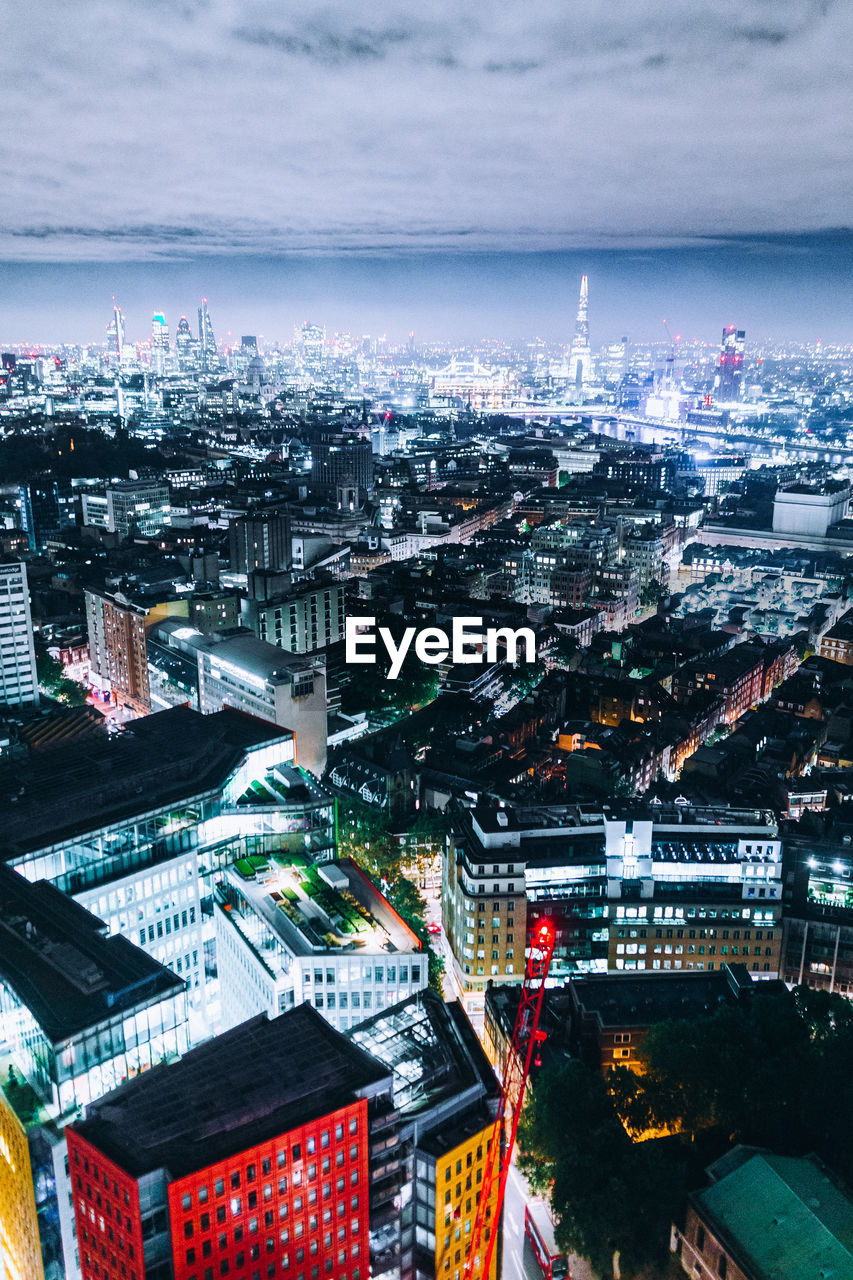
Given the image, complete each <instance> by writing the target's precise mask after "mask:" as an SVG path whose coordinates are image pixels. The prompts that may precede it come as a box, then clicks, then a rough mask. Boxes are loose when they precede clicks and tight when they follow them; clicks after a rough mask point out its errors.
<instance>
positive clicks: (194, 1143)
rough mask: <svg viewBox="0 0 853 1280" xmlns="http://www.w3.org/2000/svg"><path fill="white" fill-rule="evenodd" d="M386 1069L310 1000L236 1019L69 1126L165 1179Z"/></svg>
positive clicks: (272, 1132) (266, 1134)
mask: <svg viewBox="0 0 853 1280" xmlns="http://www.w3.org/2000/svg"><path fill="white" fill-rule="evenodd" d="M386 1082H388V1071H387V1069H386V1068H385V1067H384V1066H382V1065H381V1064H380V1063H378V1062H376V1061H374V1060H373V1059H372V1058H370V1057H369V1056H368V1054H366V1053H364V1052H363V1051H362V1050H361V1049H360V1048H359V1047H358V1046H357V1045H356V1044H353V1043H352V1042H351V1041H350V1040H348V1039H347V1038H346V1037H345V1036H343V1035H341V1034H340V1032H338V1031H335V1029H334V1028H333V1027H332V1026H331V1025H330V1024H329V1023H328V1022H326V1020H325V1018H323V1017H322V1016H321V1015H320V1014H319V1013H317V1012H316V1010H315V1009H313V1008H312V1007H311V1006H310V1005H307V1004H302V1005H298V1006H297V1007H296V1008H295V1009H291V1010H290V1011H289V1012H287V1013H283V1014H281V1016H280V1017H278V1018H274V1019H272V1020H270V1019H268V1018H267V1016H266V1015H265V1014H260V1015H259V1016H258V1017H256V1018H252V1019H250V1020H249V1021H248V1022H243V1023H241V1024H240V1026H238V1027H235V1028H234V1029H233V1030H232V1031H227V1032H225V1033H224V1034H223V1035H219V1036H216V1037H215V1038H214V1039H213V1040H209V1041H208V1042H207V1043H205V1044H203V1045H200V1046H199V1047H198V1048H197V1049H193V1050H192V1051H191V1052H190V1053H187V1054H185V1055H184V1057H183V1058H181V1059H179V1061H177V1062H173V1063H169V1064H162V1065H159V1066H156V1067H153V1068H152V1069H151V1070H150V1071H146V1072H144V1073H143V1074H142V1075H139V1076H135V1077H134V1078H133V1079H132V1080H129V1081H128V1082H127V1083H126V1084H123V1085H122V1086H121V1087H120V1088H119V1089H116V1090H114V1091H113V1092H112V1093H110V1094H107V1096H106V1097H105V1098H102V1099H101V1100H100V1101H98V1102H96V1103H93V1104H91V1105H90V1106H89V1107H88V1109H87V1112H86V1119H85V1120H83V1121H82V1122H80V1123H79V1124H76V1125H75V1126H74V1128H75V1130H76V1131H77V1132H78V1133H79V1134H80V1135H81V1137H83V1138H85V1139H86V1140H87V1141H88V1142H91V1143H92V1144H93V1145H94V1146H96V1147H97V1148H98V1150H99V1151H101V1152H103V1153H104V1155H106V1156H108V1157H109V1158H110V1159H112V1160H115V1161H116V1163H117V1164H118V1165H119V1166H120V1167H121V1168H122V1169H124V1170H126V1171H127V1172H128V1173H129V1174H131V1175H132V1176H134V1177H140V1176H141V1175H142V1174H144V1173H148V1172H151V1171H153V1170H155V1169H160V1168H166V1169H168V1170H169V1172H170V1174H171V1175H172V1177H173V1178H180V1177H184V1176H185V1175H187V1174H189V1173H194V1172H196V1171H198V1170H200V1169H205V1168H208V1167H209V1166H210V1165H212V1164H215V1163H216V1162H217V1161H219V1160H224V1159H227V1158H228V1157H229V1156H232V1155H236V1154H237V1153H238V1152H242V1151H246V1150H247V1149H248V1148H250V1147H253V1146H256V1145H258V1144H259V1143H262V1142H268V1141H271V1140H272V1139H274V1138H276V1137H278V1136H279V1135H280V1134H283V1133H287V1132H288V1131H289V1130H291V1129H294V1128H297V1127H298V1126H299V1125H303V1124H307V1123H309V1122H310V1121H312V1120H316V1119H319V1118H320V1117H322V1116H325V1115H328V1114H329V1113H330V1112H332V1111H335V1110H336V1109H338V1108H339V1107H344V1106H347V1105H349V1104H350V1103H352V1102H353V1101H355V1100H356V1099H358V1098H361V1097H367V1096H371V1095H372V1094H374V1093H376V1092H381V1091H382V1088H383V1085H384V1084H385V1083H386Z"/></svg>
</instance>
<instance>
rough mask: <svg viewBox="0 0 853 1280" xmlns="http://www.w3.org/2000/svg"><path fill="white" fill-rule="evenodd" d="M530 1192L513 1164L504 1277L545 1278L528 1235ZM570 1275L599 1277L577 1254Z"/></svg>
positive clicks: (588, 1278)
mask: <svg viewBox="0 0 853 1280" xmlns="http://www.w3.org/2000/svg"><path fill="white" fill-rule="evenodd" d="M529 1195H530V1192H529V1190H528V1187H527V1183H526V1182H525V1181H524V1178H523V1177H522V1176H521V1174H520V1173H519V1172H518V1169H517V1168H516V1166H515V1164H514V1163H513V1166H512V1168H511V1169H510V1171H509V1178H508V1180H507V1184H506V1197H505V1199H504V1256H503V1280H544V1277H543V1274H542V1270H541V1268H540V1266H539V1263H538V1262H537V1261H536V1254H535V1253H534V1252H533V1249H532V1248H531V1245H530V1241H529V1240H528V1239H527V1236H526V1235H525V1234H524V1206H525V1202H526V1200H527V1198H528V1196H529ZM569 1275H570V1276H571V1280H597V1277H596V1276H595V1273H594V1272H593V1271H592V1269H591V1268H590V1265H589V1263H588V1262H586V1261H585V1259H583V1258H579V1257H577V1255H576V1254H570V1256H569Z"/></svg>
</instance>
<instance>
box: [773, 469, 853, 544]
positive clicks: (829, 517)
mask: <svg viewBox="0 0 853 1280" xmlns="http://www.w3.org/2000/svg"><path fill="white" fill-rule="evenodd" d="M851 492H853V489H851V486H850V485H849V484H847V483H844V482H841V481H836V482H834V483H833V482H830V483H827V484H825V485H822V486H820V487H818V486H814V485H806V484H794V485H789V486H788V487H787V488H786V489H777V491H776V497H775V498H774V499H773V532H774V533H796V534H802V535H807V536H811V537H818V538H825V537H826V531H827V529H828V528H829V526H830V525H833V524H837V523H838V521H839V520H843V519H845V517H846V515H847V508H848V507H849V505H850V495H851Z"/></svg>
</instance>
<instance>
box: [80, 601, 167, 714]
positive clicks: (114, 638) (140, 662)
mask: <svg viewBox="0 0 853 1280" xmlns="http://www.w3.org/2000/svg"><path fill="white" fill-rule="evenodd" d="M85 596H86V625H87V628H88V632H89V677H90V680H91V681H92V684H93V685H94V686H95V687H96V688H97V689H98V690H99V691H100V692H101V693H102V694H104V695H108V696H109V697H110V698H111V700H112V701H114V702H115V703H116V704H117V705H119V706H122V707H128V708H129V709H130V710H131V711H134V712H136V714H137V715H141V716H144V715H147V714H148V712H149V711H150V710H151V691H150V687H149V681H148V654H147V650H146V641H145V631H146V618H147V617H148V610H147V609H146V608H144V607H143V606H141V605H136V604H134V603H133V601H131V600H129V599H128V598H127V597H126V596H124V595H122V594H121V593H116V594H115V595H110V594H108V593H107V592H100V591H87V592H86V593H85Z"/></svg>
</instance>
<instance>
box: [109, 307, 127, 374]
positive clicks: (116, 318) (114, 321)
mask: <svg viewBox="0 0 853 1280" xmlns="http://www.w3.org/2000/svg"><path fill="white" fill-rule="evenodd" d="M107 348H108V351H109V355H110V358H111V359H114V360H116V361H118V363H119V364H121V361H122V358H123V356H124V316H123V315H122V311H121V307H120V306H118V305H116V306H114V307H113V314H112V318H111V319H110V322H109V324H108V325H107Z"/></svg>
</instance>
